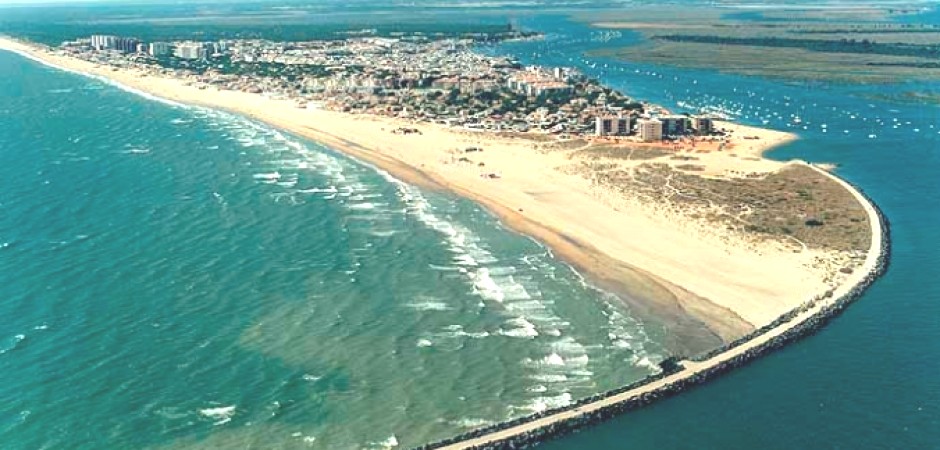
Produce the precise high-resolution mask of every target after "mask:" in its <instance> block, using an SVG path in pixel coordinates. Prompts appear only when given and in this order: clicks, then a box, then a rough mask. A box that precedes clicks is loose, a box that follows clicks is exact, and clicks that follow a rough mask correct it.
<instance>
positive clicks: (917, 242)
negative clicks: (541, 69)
mask: <svg viewBox="0 0 940 450" xmlns="http://www.w3.org/2000/svg"><path fill="white" fill-rule="evenodd" d="M936 17H937V14H936V12H935V11H934V12H932V13H929V14H926V15H924V16H908V17H905V18H904V20H905V21H908V22H920V23H931V24H937V22H936ZM522 23H524V24H525V25H527V26H530V27H533V28H537V29H542V30H545V31H546V32H548V33H549V34H548V36H547V40H546V42H526V43H514V44H510V45H507V46H504V47H501V48H498V49H495V50H494V51H497V52H506V53H510V54H514V55H517V56H518V57H520V58H521V59H522V60H523V61H525V62H532V63H541V64H547V65H574V66H576V67H579V68H580V69H582V70H584V71H585V72H586V73H589V74H591V75H593V76H597V77H599V78H600V79H602V80H603V81H604V82H605V83H608V84H610V85H613V86H615V87H617V88H620V89H622V90H623V91H624V92H627V93H630V94H632V95H634V96H636V97H638V98H641V99H646V100H650V101H652V102H654V103H658V104H662V105H666V106H668V107H670V108H673V109H675V110H677V111H683V110H694V109H697V108H701V107H711V106H720V107H723V108H724V109H729V110H732V111H734V112H735V113H736V118H737V120H739V121H740V122H743V123H749V124H754V125H763V126H768V127H772V128H776V129H781V130H788V131H793V132H796V133H798V134H799V136H800V140H799V141H797V142H794V143H793V144H790V145H787V146H785V147H782V148H779V149H776V150H774V151H772V152H771V153H770V154H769V156H770V157H772V158H778V159H784V160H785V159H791V158H800V159H805V160H809V161H814V162H830V163H836V164H838V165H839V168H838V170H837V173H838V174H839V176H841V177H843V178H845V179H847V180H849V181H851V182H853V183H855V184H856V185H858V186H860V187H861V188H862V189H863V190H864V191H865V192H866V193H868V194H869V195H870V196H871V197H872V198H873V199H874V200H875V202H876V203H878V205H879V206H880V207H881V208H882V210H883V211H884V212H885V214H886V215H887V217H888V218H889V220H890V222H891V237H892V246H893V248H892V258H891V265H890V269H889V272H888V274H887V275H886V276H885V277H884V278H883V279H882V280H880V281H879V282H878V283H876V284H875V285H874V286H873V287H872V288H871V289H870V291H869V292H867V293H866V294H865V295H864V296H863V297H862V298H861V299H860V300H859V301H858V302H856V303H855V304H853V305H852V306H851V307H850V308H849V309H848V310H847V312H846V313H845V314H843V315H842V316H840V317H839V318H838V319H837V320H835V321H833V322H832V323H830V324H829V325H828V326H827V327H826V328H824V329H823V330H822V331H821V332H819V333H818V334H817V335H815V336H813V337H810V338H807V339H804V340H802V341H799V342H796V343H794V344H793V345H790V346H788V347H786V348H784V349H782V350H780V351H778V352H775V353H773V354H772V355H769V356H767V357H765V358H762V359H760V360H758V361H756V362H754V363H753V364H751V365H749V366H747V367H745V368H742V369H739V370H736V371H734V372H732V373H730V374H728V375H726V376H724V377H721V378H719V379H718V380H716V381H714V382H711V383H709V384H708V385H705V386H702V387H699V388H696V389H694V390H692V391H689V392H687V393H683V394H682V395H680V396H678V397H674V398H672V399H670V400H667V401H664V402H662V403H659V404H656V405H654V406H652V407H650V408H647V409H643V410H640V411H637V412H634V413H631V414H628V415H625V416H622V417H620V418H618V419H615V420H613V421H611V422H608V423H605V424H603V425H601V426H598V427H594V428H591V429H588V430H584V431H582V432H581V433H579V434H577V435H574V436H571V437H567V438H564V439H561V440H558V441H555V442H550V443H547V444H545V445H544V447H545V448H547V449H552V450H561V449H564V450H576V449H578V450H580V449H621V448H631V449H660V448H670V449H700V448H710V449H741V450H746V449H755V448H761V449H770V448H773V449H796V448H827V449H828V448H833V449H862V448H864V449H887V448H897V449H936V448H940V381H938V379H940V378H938V374H940V360H938V359H937V357H936V356H937V355H938V353H940V283H938V281H937V279H938V276H940V254H938V252H937V249H940V239H938V234H937V230H938V229H940V181H938V178H937V177H938V174H940V108H938V107H936V106H931V105H924V104H910V103H898V102H887V101H883V100H878V99H877V98H879V97H882V96H885V95H887V96H897V95H898V94H901V93H904V92H908V91H917V90H928V91H930V90H932V91H934V92H936V91H937V90H938V88H940V85H938V84H937V83H926V82H908V83H899V84H894V85H874V86H852V85H828V84H819V83H799V82H780V81H774V80H766V79H762V78H757V77H740V76H734V75H729V74H722V73H718V72H715V71H703V70H691V69H677V68H670V67H664V66H652V65H642V64H631V63H629V62H624V61H615V60H610V59H602V58H586V57H583V56H581V54H582V53H583V51H584V50H587V49H593V48H599V47H604V46H617V45H629V44H633V43H636V42H638V37H637V36H636V35H635V34H631V33H627V32H624V33H609V32H602V31H598V30H591V29H589V28H588V27H586V26H584V25H582V24H577V23H573V22H571V21H570V20H568V19H567V18H565V17H559V16H534V17H528V18H526V19H525V20H523V21H522ZM605 65H606V66H605ZM797 116H798V117H800V119H801V123H800V124H795V123H794V121H793V118H794V117H797Z"/></svg>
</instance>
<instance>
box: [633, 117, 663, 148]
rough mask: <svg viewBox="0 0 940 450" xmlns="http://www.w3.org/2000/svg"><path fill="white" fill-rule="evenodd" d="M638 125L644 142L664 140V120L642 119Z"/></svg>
mask: <svg viewBox="0 0 940 450" xmlns="http://www.w3.org/2000/svg"><path fill="white" fill-rule="evenodd" d="M636 127H637V131H638V132H639V133H640V139H642V140H643V141H644V142H655V141H661V140H663V122H662V121H661V120H659V119H640V120H639V121H637V124H636Z"/></svg>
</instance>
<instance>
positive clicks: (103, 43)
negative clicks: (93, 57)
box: [91, 34, 118, 51]
mask: <svg viewBox="0 0 940 450" xmlns="http://www.w3.org/2000/svg"><path fill="white" fill-rule="evenodd" d="M117 40H118V37H117V36H107V35H103V34H95V35H92V36H91V47H92V48H93V49H95V50H98V51H102V50H113V49H114V48H115V46H116V45H117Z"/></svg>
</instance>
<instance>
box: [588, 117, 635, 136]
mask: <svg viewBox="0 0 940 450" xmlns="http://www.w3.org/2000/svg"><path fill="white" fill-rule="evenodd" d="M594 134H595V135H597V136H626V135H628V134H630V118H629V117H620V116H597V117H595V118H594Z"/></svg>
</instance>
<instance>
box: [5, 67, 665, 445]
mask: <svg viewBox="0 0 940 450" xmlns="http://www.w3.org/2000/svg"><path fill="white" fill-rule="evenodd" d="M0 179H2V180H3V185H2V189H0V377H2V378H0V380H2V382H0V448H4V449H35V448H87V449H101V448H231V447H240V448H243V446H244V445H246V444H249V443H250V444H253V445H255V447H253V448H329V449H343V448H388V447H393V446H401V447H408V446H414V445H417V444H420V443H423V442H427V441H430V440H433V439H439V438H443V437H447V436H450V435H453V434H457V433H459V432H461V431H464V430H466V429H468V428H471V427H475V426H480V425H482V424H485V423H488V422H493V421H500V420H505V419H506V418H508V417H514V416H518V415H522V414H526V413H529V412H532V411H537V410H540V409H544V408H547V407H552V406H558V405H563V404H566V403H568V402H570V401H571V400H572V399H573V398H577V397H580V396H584V395H588V394H591V393H594V392H597V391H599V390H603V389H609V388H611V387H614V386H616V385H619V384H622V383H625V382H629V381H632V380H636V379H638V378H640V377H643V376H645V375H647V374H649V373H651V371H652V370H654V367H655V365H654V363H655V362H656V361H658V360H659V359H661V358H662V357H663V351H662V349H661V347H660V346H659V345H658V344H657V339H656V335H655V329H651V330H650V333H647V328H645V327H644V326H643V325H642V324H640V323H637V322H636V321H634V320H632V319H631V318H630V316H629V314H627V313H626V312H624V311H622V310H620V309H618V308H616V307H612V306H611V304H610V303H609V300H610V299H609V298H607V297H606V296H605V295H604V294H603V293H600V292H597V291H594V290H592V289H591V288H589V287H587V286H585V285H584V283H583V282H582V280H581V279H580V278H579V276H578V275H577V274H576V273H574V272H573V271H572V270H571V269H570V268H568V267H567V266H565V265H563V264H560V263H559V262H557V261H556V260H554V259H553V258H552V257H551V256H550V255H549V254H548V253H547V252H546V250H545V249H544V248H542V247H540V246H539V245H537V244H536V243H534V242H532V241H531V240H529V239H528V238H525V237H523V236H519V235H517V234H514V233H511V232H509V231H507V230H505V229H503V228H502V227H501V226H500V225H499V224H498V223H497V222H496V221H495V219H494V218H493V217H492V216H490V215H489V214H487V213H485V212H484V211H482V210H481V209H479V208H478V207H476V206H474V205H473V204H471V203H469V202H467V201H463V200H459V199H456V198H453V197H450V196H446V195H443V194H440V193H432V192H422V191H419V190H417V189H415V188H413V187H410V186H407V185H404V184H402V183H400V182H398V181H396V180H394V179H392V178H390V177H389V176H388V175H385V174H383V173H382V172H379V171H377V170H375V169H373V168H371V167H368V166H365V165H362V164H359V163H357V162H355V161H352V160H350V159H348V158H345V157H343V156H340V155H338V154H336V153H334V152H331V151H329V150H327V149H325V148H323V147H321V146H318V145H317V144H315V143H312V142H308V141H305V140H302V139H299V138H296V137H293V136H290V135H288V134H285V133H281V132H279V131H277V130H273V129H271V128H268V127H266V126H263V125H260V124H258V123H254V122H251V121H248V120H245V119H242V118H239V117H237V116H232V115H229V114H224V113H220V112H213V111H208V110H203V109H195V108H186V107H180V106H174V105H170V104H165V103H161V102H158V101H154V100H151V99H146V98H143V97H141V96H138V95H135V94H133V93H129V92H125V91H123V90H121V89H118V88H117V87H115V86H111V85H108V84H105V83H103V82H101V81H97V80H93V79H89V78H85V77H82V76H78V75H75V74H70V73H65V72H61V71H58V70H54V69H51V68H47V67H45V66H41V65H39V64H37V63H35V62H32V61H29V60H27V59H24V58H22V57H20V56H18V55H14V54H12V53H8V52H0Z"/></svg>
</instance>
